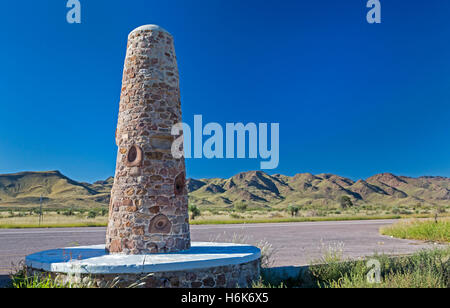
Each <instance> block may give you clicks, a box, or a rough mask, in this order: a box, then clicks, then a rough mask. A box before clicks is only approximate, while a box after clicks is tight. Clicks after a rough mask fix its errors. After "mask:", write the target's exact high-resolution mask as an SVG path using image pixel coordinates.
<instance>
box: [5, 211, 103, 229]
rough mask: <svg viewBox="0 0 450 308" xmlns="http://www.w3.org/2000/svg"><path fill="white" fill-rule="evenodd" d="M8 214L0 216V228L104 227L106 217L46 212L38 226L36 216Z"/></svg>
mask: <svg viewBox="0 0 450 308" xmlns="http://www.w3.org/2000/svg"><path fill="white" fill-rule="evenodd" d="M7 215H8V213H3V214H2V216H0V228H4V229H8V228H9V229H10V228H38V227H41V228H56V227H97V226H106V224H107V220H108V217H107V216H97V217H96V218H87V215H86V214H83V215H81V214H78V215H73V216H65V215H61V214H57V213H56V212H50V213H48V212H46V213H45V214H44V216H43V221H42V223H41V225H39V216H38V215H35V214H34V215H27V216H24V217H18V216H16V217H8V216H7Z"/></svg>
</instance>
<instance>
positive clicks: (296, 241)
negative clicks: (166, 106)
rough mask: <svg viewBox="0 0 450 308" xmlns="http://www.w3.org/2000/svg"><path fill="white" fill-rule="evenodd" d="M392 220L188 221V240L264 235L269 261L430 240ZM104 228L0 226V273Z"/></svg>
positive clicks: (98, 236)
mask: <svg viewBox="0 0 450 308" xmlns="http://www.w3.org/2000/svg"><path fill="white" fill-rule="evenodd" d="M393 222H394V221H392V220H378V221H345V222H307V223H288V224H281V223H280V224H279V223H274V224H256V225H214V226H192V240H194V241H223V242H229V241H230V240H232V239H233V238H235V237H240V238H245V241H246V242H247V243H250V244H255V243H258V242H260V241H267V242H269V243H270V244H272V246H273V248H274V250H275V251H276V252H275V256H274V260H275V264H274V265H275V266H298V265H305V264H308V263H309V262H310V261H311V260H315V259H317V258H319V257H320V256H321V255H322V253H323V251H324V249H326V247H329V246H332V247H341V248H342V250H343V253H344V255H345V256H347V257H352V258H356V257H362V256H368V255H371V254H373V253H374V252H380V253H381V252H383V253H388V254H405V253H411V252H414V251H417V250H420V249H423V248H430V247H432V245H431V244H426V243H421V242H416V241H405V240H398V239H392V238H389V237H385V236H381V235H379V233H378V230H379V228H380V227H381V226H384V225H389V224H392V223H393ZM105 231H106V230H105V228H71V229H23V230H0V275H2V274H3V275H4V274H8V273H9V272H11V269H12V268H13V267H14V266H12V264H16V265H17V264H19V263H20V261H21V260H23V259H24V256H26V255H28V254H31V253H35V252H38V251H41V250H47V249H54V248H60V247H70V246H77V245H93V244H101V243H104V241H105Z"/></svg>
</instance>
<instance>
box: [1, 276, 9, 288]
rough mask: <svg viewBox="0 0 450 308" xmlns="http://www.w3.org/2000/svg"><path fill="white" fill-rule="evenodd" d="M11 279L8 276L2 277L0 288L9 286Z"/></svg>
mask: <svg viewBox="0 0 450 308" xmlns="http://www.w3.org/2000/svg"><path fill="white" fill-rule="evenodd" d="M10 282H11V279H10V278H9V276H8V275H0V288H6V287H8V286H9V284H10Z"/></svg>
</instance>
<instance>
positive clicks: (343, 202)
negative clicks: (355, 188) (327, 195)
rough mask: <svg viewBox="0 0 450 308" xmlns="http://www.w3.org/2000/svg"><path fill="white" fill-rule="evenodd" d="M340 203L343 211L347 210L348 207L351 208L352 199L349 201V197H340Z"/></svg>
mask: <svg viewBox="0 0 450 308" xmlns="http://www.w3.org/2000/svg"><path fill="white" fill-rule="evenodd" d="M340 203H341V207H342V208H343V209H346V208H349V207H352V206H353V202H352V199H350V197H349V196H342V197H341V200H340Z"/></svg>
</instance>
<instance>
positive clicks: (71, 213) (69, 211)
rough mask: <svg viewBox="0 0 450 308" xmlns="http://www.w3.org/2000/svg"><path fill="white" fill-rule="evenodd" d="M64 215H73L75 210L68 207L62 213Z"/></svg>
mask: <svg viewBox="0 0 450 308" xmlns="http://www.w3.org/2000/svg"><path fill="white" fill-rule="evenodd" d="M62 214H63V215H64V216H74V215H75V212H74V210H73V209H68V210H66V211H64V212H63V213H62Z"/></svg>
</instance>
